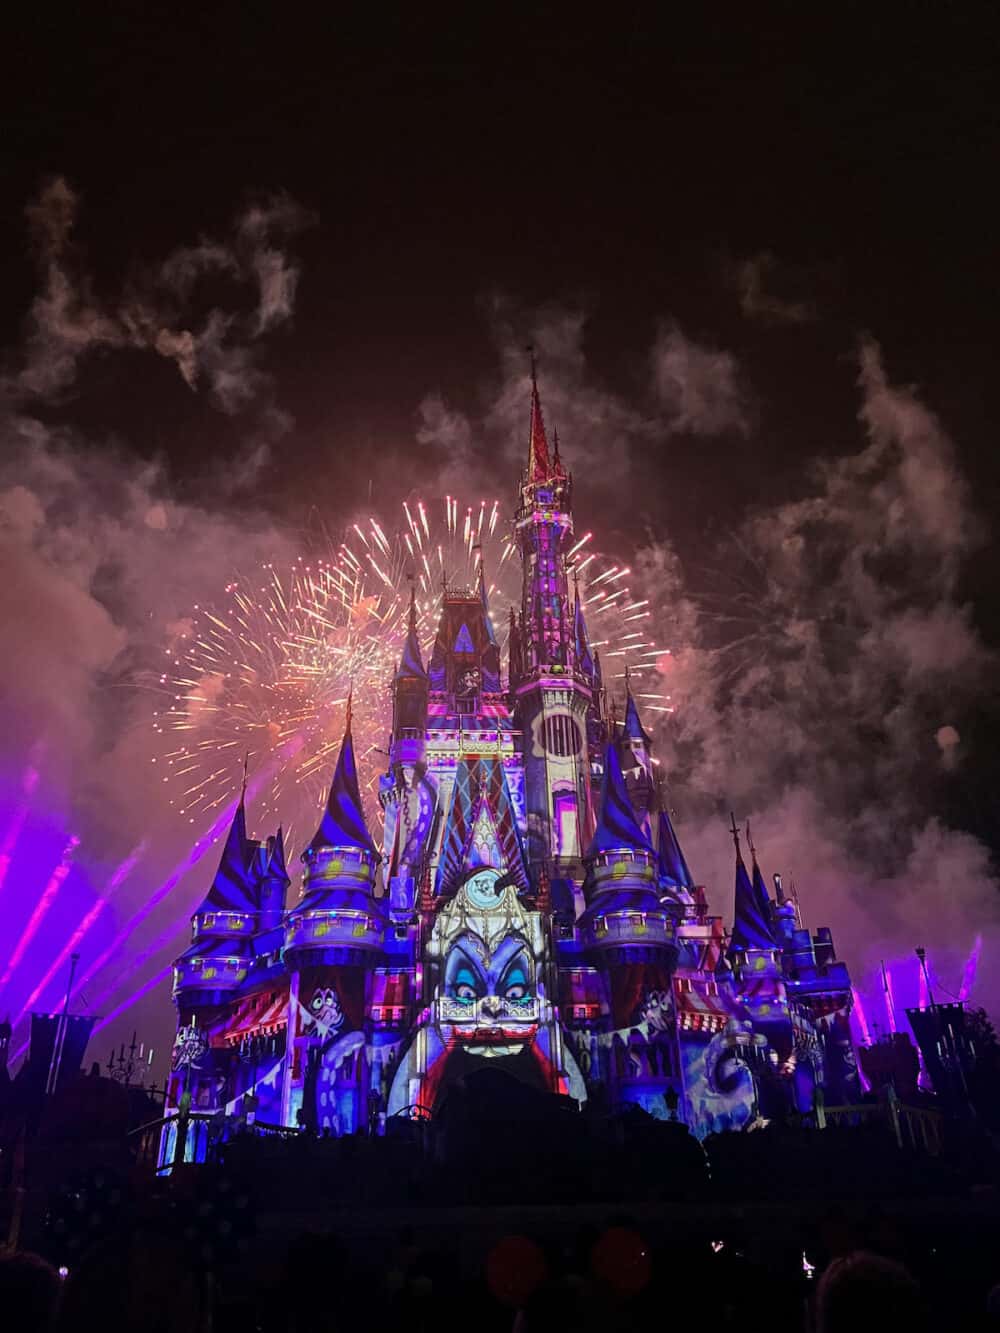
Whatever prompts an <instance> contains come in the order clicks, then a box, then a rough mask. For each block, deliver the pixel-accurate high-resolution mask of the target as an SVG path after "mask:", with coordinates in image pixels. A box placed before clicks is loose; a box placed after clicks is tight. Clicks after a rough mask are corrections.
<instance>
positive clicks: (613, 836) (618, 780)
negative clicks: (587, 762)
mask: <svg viewBox="0 0 1000 1333" xmlns="http://www.w3.org/2000/svg"><path fill="white" fill-rule="evenodd" d="M622 848H632V849H633V850H635V851H643V852H652V850H653V848H652V846H651V845H650V842H649V839H648V838H647V837H646V835H645V833H643V831H642V829H641V828H640V827H639V824H638V822H637V821H636V817H635V813H634V811H633V810H632V802H631V801H630V800H629V798H628V790H627V788H626V786H625V775H624V774H623V773H622V765H621V760H620V759H619V758H618V751H617V750H616V749H615V745H614V742H613V741H612V742H611V743H610V744H609V745H608V746H607V748H606V750H605V752H604V777H603V779H602V781H601V810H600V815H599V816H598V820H597V828H596V829H595V830H594V836H593V838H592V839H591V843H590V846H589V847H588V849H587V856H588V857H592V856H596V855H597V854H598V853H599V852H611V851H617V850H620V849H622Z"/></svg>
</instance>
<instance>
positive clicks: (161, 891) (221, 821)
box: [73, 731, 306, 1009]
mask: <svg viewBox="0 0 1000 1333" xmlns="http://www.w3.org/2000/svg"><path fill="white" fill-rule="evenodd" d="M305 740H306V734H305V731H302V732H299V733H297V734H296V735H294V736H291V737H290V738H289V739H288V740H287V741H286V742H285V744H284V745H283V746H282V747H281V749H280V751H279V752H278V753H277V755H276V756H275V757H274V758H273V759H272V761H271V762H270V763H269V764H267V765H266V766H265V767H264V768H263V769H262V770H261V771H260V772H259V773H258V774H257V775H256V777H255V778H254V779H253V781H252V782H251V783H250V784H249V785H248V787H247V793H246V796H247V800H248V801H250V800H253V798H254V797H255V796H256V794H257V792H258V791H259V790H260V789H261V788H262V787H264V786H266V784H267V783H268V782H270V780H271V777H272V776H273V774H274V772H275V771H276V770H277V768H278V767H279V766H280V765H282V764H283V763H285V762H286V761H287V760H288V759H289V758H291V757H292V756H293V755H295V754H296V753H297V752H298V751H299V750H300V749H301V748H302V746H303V745H304V744H305ZM238 804H239V801H238V800H234V801H232V802H231V803H230V804H229V805H227V806H226V807H225V809H223V811H222V812H221V814H220V815H219V817H218V818H217V819H216V821H215V823H214V824H213V825H212V826H211V828H209V830H208V832H207V833H205V834H203V835H202V837H201V838H199V839H198V841H197V842H196V843H195V844H194V846H193V847H192V848H191V851H190V852H189V853H188V855H187V856H186V857H185V858H184V860H183V861H181V862H180V863H179V864H178V865H177V866H175V867H174V869H173V870H172V871H171V873H170V875H169V876H168V877H167V879H165V880H164V881H163V883H162V884H161V885H160V887H159V888H158V889H157V890H156V891H155V893H153V894H152V895H151V896H150V897H149V898H148V899H147V901H146V902H145V903H144V904H143V905H142V907H141V908H140V909H139V911H138V912H136V913H135V914H134V915H133V916H132V917H130V918H129V920H128V921H126V922H125V924H124V925H123V926H122V928H121V929H120V930H119V931H118V934H117V935H116V936H115V937H114V939H113V940H112V941H111V943H110V944H109V945H108V947H107V948H106V949H105V950H104V952H103V953H101V954H100V956H99V957H98V958H96V959H95V960H94V962H93V963H91V964H90V966H89V967H88V968H87V969H86V971H85V972H84V974H83V976H82V977H81V978H80V980H79V982H78V983H77V984H76V986H75V987H74V988H73V994H74V995H78V994H79V993H80V991H82V990H83V988H84V987H85V986H86V985H87V983H88V982H89V981H90V980H91V979H92V978H93V977H95V976H96V975H97V973H98V972H100V970H101V968H102V967H104V966H105V964H106V963H108V962H109V961H110V959H111V958H112V957H114V955H115V954H117V953H118V951H119V950H120V949H121V948H122V946H123V945H124V944H125V943H126V941H127V940H128V939H129V937H130V936H131V935H132V934H133V933H134V932H135V931H136V930H138V928H139V927H140V926H141V925H142V923H143V922H144V921H145V920H146V919H147V917H148V916H149V915H150V913H151V912H153V911H154V909H155V908H156V907H158V906H159V904H160V903H161V902H163V900H164V898H166V897H167V896H168V895H169V894H171V893H172V892H173V891H174V889H175V888H176V887H177V885H178V884H179V883H180V882H181V880H182V879H183V878H184V876H185V875H187V873H188V872H189V871H190V870H193V869H194V867H195V866H196V865H197V864H198V863H199V861H201V859H202V857H203V856H204V855H205V853H206V852H208V851H209V850H210V848H211V847H212V846H213V844H214V843H215V842H216V841H217V840H218V839H219V838H220V837H221V836H222V835H223V834H224V833H225V832H226V831H227V830H228V828H229V826H230V824H231V823H232V822H233V817H234V815H235V814H236V807H237V805H238ZM186 929H187V922H183V923H182V924H181V925H179V926H178V925H177V924H176V923H173V924H171V926H170V929H169V930H168V931H166V932H165V933H164V934H163V935H161V936H160V937H159V939H157V940H156V941H155V942H154V943H153V944H152V945H150V947H149V948H148V949H145V950H144V951H143V952H142V953H141V954H139V956H138V957H137V958H135V959H132V960H131V961H130V963H129V966H128V968H127V970H125V971H124V972H122V973H121V974H120V975H119V976H118V977H117V978H116V980H115V982H114V985H113V986H111V987H109V988H108V989H106V990H105V991H103V992H102V993H101V995H100V996H99V997H98V1000H97V1001H96V1002H95V1003H94V1004H92V1005H91V1006H90V1008H91V1009H95V1008H97V1007H98V1005H99V1004H100V1003H102V1002H103V1000H104V999H106V998H107V996H108V995H112V994H114V992H115V991H116V990H118V989H119V987H121V986H122V985H124V984H125V983H126V982H127V981H128V980H129V978H130V977H132V976H133V975H134V974H135V973H136V972H137V971H138V969H139V968H140V967H141V966H142V964H143V963H144V962H145V961H146V959H147V958H149V957H150V956H151V955H152V954H154V953H155V952H157V951H158V950H159V949H162V948H164V947H165V945H166V944H167V943H169V941H170V940H172V939H174V938H175V937H176V936H177V935H179V934H181V933H183V932H184V931H185V930H186Z"/></svg>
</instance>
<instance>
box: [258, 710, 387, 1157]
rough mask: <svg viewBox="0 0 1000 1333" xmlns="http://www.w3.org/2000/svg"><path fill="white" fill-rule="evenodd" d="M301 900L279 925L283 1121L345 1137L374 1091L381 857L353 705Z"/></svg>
mask: <svg viewBox="0 0 1000 1333" xmlns="http://www.w3.org/2000/svg"><path fill="white" fill-rule="evenodd" d="M302 861H303V864H304V866H305V872H304V875H303V885H302V897H301V898H300V899H299V901H298V902H297V903H296V905H295V906H294V907H293V908H292V910H291V911H290V912H289V913H288V917H287V919H286V923H285V950H284V961H285V966H286V968H287V969H288V971H289V973H290V977H289V1005H288V1049H289V1058H288V1061H287V1068H286V1071H285V1089H284V1097H283V1107H282V1118H283V1122H284V1123H285V1124H296V1123H301V1124H305V1125H306V1126H309V1127H311V1128H313V1129H314V1130H317V1131H324V1130H330V1131H331V1132H333V1133H351V1132H353V1131H354V1130H355V1129H358V1128H359V1127H360V1126H361V1125H362V1124H363V1123H364V1116H365V1115H366V1114H367V1111H366V1107H367V1103H368V1096H369V1092H370V1090H371V1079H370V1071H369V1068H368V1065H367V1062H366V1057H365V1015H366V1013H367V1010H368V1008H369V1006H370V999H371V997H370V990H371V980H372V976H373V969H374V966H375V964H376V963H377V962H378V960H379V958H380V956H381V950H382V944H383V939H384V933H385V917H384V914H383V912H382V908H381V905H380V903H378V902H377V901H376V899H375V896H374V887H375V874H376V871H377V869H378V865H379V855H378V852H377V850H376V848H375V844H374V842H373V841H372V837H371V834H370V833H369V832H368V826H367V824H366V823H365V816H364V808H363V806H362V803H361V792H360V789H359V787H358V770H357V763H356V760H355V756H354V738H353V736H352V735H351V703H350V699H348V704H347V722H346V727H345V731H344V738H343V741H342V742H341V746H340V753H339V755H338V756H337V767H336V769H335V770H334V775H333V782H332V784H331V786H330V795H329V797H328V799H327V803H326V808H325V810H324V811H323V817H322V819H321V820H320V824H319V828H318V829H317V830H316V832H315V834H314V835H313V839H312V841H311V842H310V844H309V846H308V847H307V848H306V850H305V851H304V852H303V853H302Z"/></svg>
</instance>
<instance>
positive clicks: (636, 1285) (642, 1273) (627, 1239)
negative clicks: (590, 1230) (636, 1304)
mask: <svg viewBox="0 0 1000 1333" xmlns="http://www.w3.org/2000/svg"><path fill="white" fill-rule="evenodd" d="M590 1266H591V1269H592V1270H593V1273H594V1276H595V1277H596V1278H599V1279H600V1280H601V1281H602V1282H604V1283H606V1284H607V1286H609V1287H610V1288H611V1289H612V1290H613V1291H616V1292H617V1293H618V1294H619V1296H634V1295H635V1294H636V1292H637V1291H642V1289H643V1287H644V1286H645V1285H646V1283H647V1282H648V1281H649V1279H650V1275H651V1273H652V1269H653V1265H652V1260H651V1259H650V1256H649V1247H648V1246H647V1245H646V1242H645V1241H644V1240H643V1238H642V1237H641V1236H640V1235H639V1233H638V1232H637V1231H630V1230H629V1229H628V1227H610V1228H609V1229H608V1230H607V1231H605V1233H604V1235H603V1236H601V1237H600V1238H599V1239H598V1240H596V1241H595V1242H594V1245H593V1248H592V1249H591V1251H590Z"/></svg>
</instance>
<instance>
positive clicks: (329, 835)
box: [308, 682, 377, 856]
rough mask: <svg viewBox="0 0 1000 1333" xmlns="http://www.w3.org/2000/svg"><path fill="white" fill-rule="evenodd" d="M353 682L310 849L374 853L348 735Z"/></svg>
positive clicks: (355, 762)
mask: <svg viewBox="0 0 1000 1333" xmlns="http://www.w3.org/2000/svg"><path fill="white" fill-rule="evenodd" d="M353 698H354V684H353V682H352V683H351V687H350V689H349V690H348V693H347V716H346V717H345V719H344V739H343V740H342V741H341V743H340V753H339V755H338V756H337V767H336V768H335V770H334V774H333V782H332V784H331V786H330V795H329V796H328V798H327V802H326V808H325V809H324V811H323V817H322V819H321V820H320V825H319V828H318V829H317V830H316V833H315V834H314V836H313V840H312V842H311V843H310V844H309V848H308V850H309V851H310V852H315V851H318V850H319V849H320V848H323V847H358V848H360V849H361V850H362V851H366V852H370V853H371V854H372V855H373V856H375V855H377V853H376V851H375V844H374V843H373V842H372V838H371V834H370V833H369V832H368V827H367V825H366V823H365V815H364V808H363V806H362V804H361V790H360V787H359V785H358V766H357V761H356V759H355V756H354V738H353V736H352V735H351V714H352V712H353Z"/></svg>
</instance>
